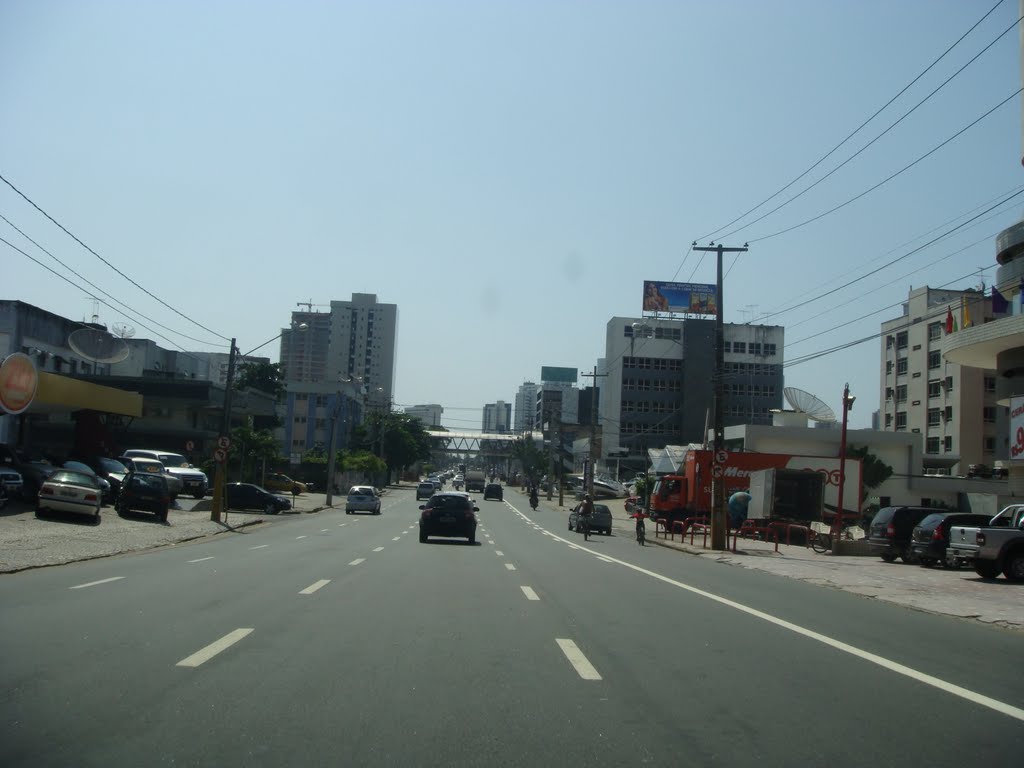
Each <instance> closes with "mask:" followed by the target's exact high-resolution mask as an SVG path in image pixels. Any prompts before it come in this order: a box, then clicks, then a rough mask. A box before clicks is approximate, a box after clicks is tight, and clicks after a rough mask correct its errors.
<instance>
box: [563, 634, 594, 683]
mask: <svg viewBox="0 0 1024 768" xmlns="http://www.w3.org/2000/svg"><path fill="white" fill-rule="evenodd" d="M555 642H556V643H558V647H559V648H561V649H562V653H564V654H565V658H567V659H568V660H569V663H570V664H572V666H573V668H574V669H575V670H576V674H578V675H579V676H580V677H582V678H583V679H584V680H600V679H601V674H600V673H599V672H598V671H597V670H596V669H595V668H594V665H593V664H591V663H590V662H589V661H588V660H587V657H586V656H584V655H583V651H581V650H580V649H579V647H578V646H577V645H576V643H574V642H573V641H572V640H567V639H566V638H562V637H558V638H555Z"/></svg>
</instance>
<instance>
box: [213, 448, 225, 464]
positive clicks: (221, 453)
mask: <svg viewBox="0 0 1024 768" xmlns="http://www.w3.org/2000/svg"><path fill="white" fill-rule="evenodd" d="M227 457H228V454H227V451H225V450H224V449H223V448H218V449H217V450H215V451H214V452H213V458H215V459H216V460H217V461H224V459H226V458H227Z"/></svg>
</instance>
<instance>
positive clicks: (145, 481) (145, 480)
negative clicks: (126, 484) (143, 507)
mask: <svg viewBox="0 0 1024 768" xmlns="http://www.w3.org/2000/svg"><path fill="white" fill-rule="evenodd" d="M132 487H134V488H141V487H145V488H153V489H156V490H163V488H164V479H163V478H162V477H157V476H155V475H136V476H135V478H134V480H133V481H132Z"/></svg>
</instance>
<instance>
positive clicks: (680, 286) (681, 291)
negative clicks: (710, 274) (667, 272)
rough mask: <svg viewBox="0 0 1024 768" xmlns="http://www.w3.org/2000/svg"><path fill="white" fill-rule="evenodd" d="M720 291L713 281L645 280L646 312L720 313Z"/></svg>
mask: <svg viewBox="0 0 1024 768" xmlns="http://www.w3.org/2000/svg"><path fill="white" fill-rule="evenodd" d="M717 294H718V292H717V291H716V289H715V286H714V285H713V284H711V283H666V282H662V281H661V280H644V312H672V313H678V314H684V315H716V314H718V300H717Z"/></svg>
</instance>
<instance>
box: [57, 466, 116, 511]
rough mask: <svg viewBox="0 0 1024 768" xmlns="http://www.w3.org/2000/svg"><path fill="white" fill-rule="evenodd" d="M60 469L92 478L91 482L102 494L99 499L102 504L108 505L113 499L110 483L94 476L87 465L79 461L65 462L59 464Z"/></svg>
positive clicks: (96, 475)
mask: <svg viewBox="0 0 1024 768" xmlns="http://www.w3.org/2000/svg"><path fill="white" fill-rule="evenodd" d="M61 467H63V468H64V469H71V470H74V471H75V472H81V473H83V474H86V475H89V476H90V477H92V479H93V482H94V483H96V485H98V486H99V489H100V493H101V494H102V495H101V497H100V498H101V500H102V502H103V503H104V504H109V503H110V501H111V499H112V498H113V496H112V494H111V486H110V481H108V480H107V479H106V478H103V477H100V476H99V475H98V474H96V473H95V472H94V471H93V469H92V467H90V466H89V465H88V464H83V463H82V462H80V461H65V462H64V463H63V464H61Z"/></svg>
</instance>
